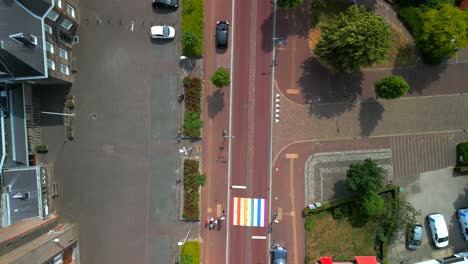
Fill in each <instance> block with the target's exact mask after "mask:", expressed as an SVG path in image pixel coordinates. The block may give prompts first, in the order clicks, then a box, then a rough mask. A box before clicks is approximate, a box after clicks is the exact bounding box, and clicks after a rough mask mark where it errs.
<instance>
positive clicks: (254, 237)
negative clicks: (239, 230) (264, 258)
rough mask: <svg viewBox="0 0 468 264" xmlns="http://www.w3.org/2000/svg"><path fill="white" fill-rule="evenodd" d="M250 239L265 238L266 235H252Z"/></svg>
mask: <svg viewBox="0 0 468 264" xmlns="http://www.w3.org/2000/svg"><path fill="white" fill-rule="evenodd" d="M252 239H266V236H252Z"/></svg>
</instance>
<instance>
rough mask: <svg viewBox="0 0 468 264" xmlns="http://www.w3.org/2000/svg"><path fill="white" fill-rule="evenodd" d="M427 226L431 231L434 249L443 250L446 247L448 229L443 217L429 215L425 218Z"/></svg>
mask: <svg viewBox="0 0 468 264" xmlns="http://www.w3.org/2000/svg"><path fill="white" fill-rule="evenodd" d="M427 224H428V226H429V230H430V231H431V237H432V240H433V241H434V245H435V247H436V248H443V247H446V246H448V244H449V237H448V229H447V224H446V223H445V219H444V216H443V215H441V214H430V215H428V216H427Z"/></svg>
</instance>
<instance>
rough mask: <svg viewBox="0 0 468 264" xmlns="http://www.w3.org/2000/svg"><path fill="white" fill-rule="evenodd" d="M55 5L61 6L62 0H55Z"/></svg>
mask: <svg viewBox="0 0 468 264" xmlns="http://www.w3.org/2000/svg"><path fill="white" fill-rule="evenodd" d="M57 6H58V7H59V8H62V0H57Z"/></svg>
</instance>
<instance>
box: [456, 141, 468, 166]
mask: <svg viewBox="0 0 468 264" xmlns="http://www.w3.org/2000/svg"><path fill="white" fill-rule="evenodd" d="M457 166H468V142H462V143H459V144H458V145H457Z"/></svg>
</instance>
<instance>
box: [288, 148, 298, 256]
mask: <svg viewBox="0 0 468 264" xmlns="http://www.w3.org/2000/svg"><path fill="white" fill-rule="evenodd" d="M296 155H297V154H296ZM289 192H290V193H291V194H292V193H294V159H290V160H289ZM291 211H293V212H295V211H296V202H295V198H294V196H292V197H291ZM292 229H293V231H292V232H293V240H294V242H293V244H294V252H298V250H297V233H296V232H297V230H296V217H295V216H293V218H292ZM297 255H298V254H294V263H299V259H298V258H297Z"/></svg>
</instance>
